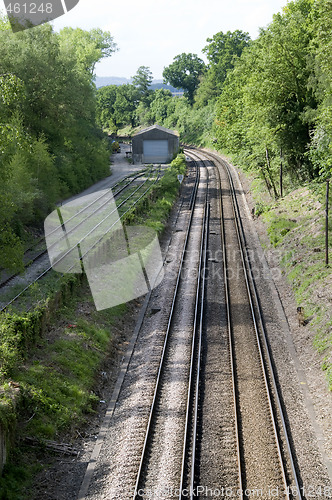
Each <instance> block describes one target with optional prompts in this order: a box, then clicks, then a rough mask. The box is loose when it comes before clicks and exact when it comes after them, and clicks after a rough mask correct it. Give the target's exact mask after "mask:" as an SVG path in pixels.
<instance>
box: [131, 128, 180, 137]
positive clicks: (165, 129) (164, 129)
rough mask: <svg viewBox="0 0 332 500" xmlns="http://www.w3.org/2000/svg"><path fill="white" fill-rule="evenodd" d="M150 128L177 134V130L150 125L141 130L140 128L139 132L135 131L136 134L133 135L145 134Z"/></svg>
mask: <svg viewBox="0 0 332 500" xmlns="http://www.w3.org/2000/svg"><path fill="white" fill-rule="evenodd" d="M150 130H160V131H162V132H165V133H167V134H171V135H175V136H176V137H178V136H179V134H178V132H176V131H175V130H170V129H169V128H165V127H161V126H160V125H152V126H151V127H148V128H145V129H143V130H140V131H139V132H136V134H134V137H135V136H136V135H141V134H145V133H146V132H150Z"/></svg>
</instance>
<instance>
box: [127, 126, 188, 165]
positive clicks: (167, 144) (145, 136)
mask: <svg viewBox="0 0 332 500" xmlns="http://www.w3.org/2000/svg"><path fill="white" fill-rule="evenodd" d="M178 151H179V134H178V133H177V132H174V131H173V130H169V129H167V128H164V127H161V126H160V125H152V127H149V128H146V129H144V130H141V131H140V132H137V133H136V134H135V135H134V136H133V138H132V158H133V163H169V162H170V161H172V159H173V158H174V155H176V154H177V153H178Z"/></svg>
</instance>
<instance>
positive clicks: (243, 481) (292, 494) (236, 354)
mask: <svg viewBox="0 0 332 500" xmlns="http://www.w3.org/2000/svg"><path fill="white" fill-rule="evenodd" d="M191 153H192V152H191V150H189V151H187V152H186V154H188V155H190V154H191ZM194 155H196V157H199V158H201V159H202V157H204V158H208V159H209V160H210V161H212V162H213V164H214V165H215V168H216V172H217V177H218V184H219V186H220V191H221V197H220V212H221V215H222V217H221V236H222V254H223V276H224V282H225V306H226V314H227V329H228V348H229V363H230V372H231V374H232V393H233V419H231V420H232V425H233V429H234V434H235V440H236V447H235V450H236V463H237V485H236V489H237V491H238V492H242V495H243V498H252V496H253V495H256V496H261V497H262V498H270V497H271V494H272V492H276V491H277V492H278V498H287V499H289V498H302V497H301V489H300V484H299V480H298V475H297V471H296V467H295V463H294V458H293V453H292V450H291V446H290V438H289V436H288V431H287V426H286V423H285V417H284V413H283V409H282V404H281V401H280V397H279V393H278V389H277V383H276V379H275V376H274V372H273V365H272V360H271V356H270V352H269V348H268V343H267V339H266V332H265V328H264V321H263V318H262V315H261V311H260V307H259V299H258V296H257V290H256V287H255V282H254V279H253V273H252V269H251V266H250V260H249V255H248V252H247V247H246V240H245V234H244V230H243V226H242V222H241V216H240V212H239V207H238V204H237V200H236V193H235V189H234V185H233V181H232V176H231V172H230V170H229V167H228V164H227V163H226V162H224V161H223V160H221V159H220V158H219V157H217V156H216V155H212V154H207V153H204V154H203V155H202V153H197V152H196V153H194ZM245 299H246V300H245ZM202 425H203V428H204V422H203V424H202ZM231 441H233V442H234V440H232V439H231ZM201 475H203V476H204V471H202V470H201ZM231 477H232V480H233V481H234V471H233V474H232V475H231ZM228 484H229V485H232V484H233V486H231V489H232V490H233V489H234V487H235V485H234V483H231V482H229V483H228Z"/></svg>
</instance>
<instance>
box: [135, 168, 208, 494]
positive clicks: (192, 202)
mask: <svg viewBox="0 0 332 500" xmlns="http://www.w3.org/2000/svg"><path fill="white" fill-rule="evenodd" d="M199 179H200V172H199V167H198V165H197V164H196V179H195V184H194V187H193V191H192V196H191V199H190V204H189V205H190V216H189V220H188V225H187V229H186V236H185V241H184V245H183V248H182V253H181V257H180V264H179V269H178V273H177V279H176V283H175V289H174V292H173V299H172V304H171V309H170V313H169V317H168V322H167V328H166V333H165V338H164V343H163V348H162V353H161V357H160V362H159V367H158V373H157V378H156V382H155V389H154V394H153V398H152V403H151V407H150V413H149V418H148V422H147V427H146V431H145V438H144V443H143V448H142V454H141V459H140V464H139V468H138V472H137V476H136V483H135V490H134V496H133V500H138V499H139V498H141V495H139V494H138V493H139V490H140V483H141V482H142V474H143V465H144V461H145V458H146V453H147V445H148V441H149V439H150V433H151V428H152V420H153V417H154V411H155V406H156V401H157V398H158V392H159V383H160V379H161V375H162V371H163V368H164V360H165V355H166V349H167V346H168V339H169V334H170V330H171V326H172V322H173V314H174V309H175V304H176V300H177V293H178V289H179V284H180V280H181V272H182V268H183V263H184V260H185V254H186V250H187V246H188V240H189V233H190V229H191V225H192V220H193V214H194V208H195V202H196V197H197V188H198V184H199Z"/></svg>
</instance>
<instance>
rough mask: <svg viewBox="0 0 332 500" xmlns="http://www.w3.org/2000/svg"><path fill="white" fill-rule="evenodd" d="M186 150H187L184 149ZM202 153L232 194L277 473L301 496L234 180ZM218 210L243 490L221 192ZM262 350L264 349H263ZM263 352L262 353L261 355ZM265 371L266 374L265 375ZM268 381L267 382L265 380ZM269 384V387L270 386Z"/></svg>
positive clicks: (221, 162)
mask: <svg viewBox="0 0 332 500" xmlns="http://www.w3.org/2000/svg"><path fill="white" fill-rule="evenodd" d="M187 154H189V152H188V153H187ZM204 156H205V157H207V158H209V159H211V160H212V161H213V163H214V164H215V167H216V170H217V172H218V178H219V185H220V193H221V182H220V171H219V168H218V166H217V165H218V164H219V165H220V166H221V168H223V169H224V170H225V171H226V174H227V177H228V181H229V187H230V192H231V198H232V207H233V215H234V223H235V229H236V234H237V239H238V243H239V248H240V254H241V261H242V267H243V271H244V276H245V284H246V289H247V294H248V300H249V304H250V310H251V316H252V320H253V325H254V329H255V335H256V342H257V348H258V351H259V358H260V363H261V368H262V374H263V378H264V385H265V388H266V394H267V399H268V406H269V411H270V415H271V421H272V426H273V431H274V437H275V443H276V447H277V450H278V457H279V462H280V468H281V474H282V479H283V485H284V492H285V497H286V498H287V499H290V498H293V497H294V498H297V499H300V500H301V499H302V495H301V488H300V484H299V479H298V473H297V470H296V466H295V461H294V457H293V452H292V448H291V444H290V437H289V433H288V430H287V424H286V418H285V414H284V410H283V406H282V403H281V398H280V394H279V390H278V386H277V381H276V375H275V371H274V368H273V363H272V356H271V352H270V348H269V345H268V340H267V333H266V329H265V325H264V320H263V314H262V310H261V306H260V301H259V296H258V292H257V287H256V284H255V280H254V277H253V272H252V265H251V262H250V257H249V251H248V246H247V242H246V237H245V232H244V228H243V223H242V218H241V214H240V209H239V205H238V200H237V196H236V192H235V187H234V182H233V178H232V174H231V172H230V168H229V166H228V164H227V162H226V161H224V160H222V159H220V158H219V157H218V156H217V155H214V154H212V153H206V152H204ZM220 210H221V214H222V216H221V233H222V250H223V267H224V276H225V298H226V313H227V324H228V338H229V350H230V360H231V372H232V385H233V398H234V412H235V422H236V423H235V426H236V429H235V430H236V436H237V462H238V477H239V490H240V491H241V492H242V491H243V471H242V466H241V464H242V452H241V445H240V437H239V414H238V396H237V383H236V376H235V361H234V347H233V331H232V318H231V310H230V291H229V283H230V280H229V277H228V270H227V251H226V244H225V224H224V217H223V201H222V195H221V194H220ZM263 351H264V352H263ZM264 353H265V355H264ZM268 373H269V376H268ZM269 381H270V382H269ZM270 385H271V386H272V388H270ZM272 391H273V395H274V399H275V402H276V408H274V407H273V404H272ZM277 412H278V414H279V418H280V421H281V427H282V429H281V432H282V437H283V440H284V442H285V445H286V446H285V448H286V449H285V453H286V455H287V459H288V461H289V464H290V467H291V475H292V483H293V484H292V485H290V484H289V483H288V481H287V474H286V463H285V459H284V457H283V453H282V445H281V438H280V436H279V433H278V429H277V416H276V413H277Z"/></svg>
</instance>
